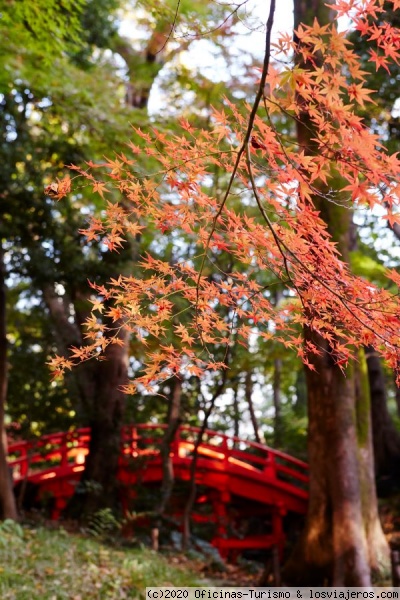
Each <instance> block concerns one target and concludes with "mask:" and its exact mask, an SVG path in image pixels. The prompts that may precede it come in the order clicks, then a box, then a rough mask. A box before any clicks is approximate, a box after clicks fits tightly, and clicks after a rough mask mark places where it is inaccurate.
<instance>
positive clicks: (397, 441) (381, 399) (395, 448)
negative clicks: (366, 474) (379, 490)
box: [365, 347, 400, 478]
mask: <svg viewBox="0 0 400 600" xmlns="http://www.w3.org/2000/svg"><path fill="white" fill-rule="evenodd" d="M365 357H366V361H367V366H368V380H369V387H370V394H371V416H372V430H373V448H374V459H375V473H376V476H377V477H378V478H385V477H393V476H395V475H396V474H397V473H398V465H399V463H400V434H399V432H398V431H397V429H396V427H395V425H394V423H393V421H392V418H391V416H390V414H389V411H388V408H387V397H386V384H385V375H384V372H383V369H382V364H381V360H380V358H379V356H378V354H377V353H376V352H375V351H374V349H373V348H370V347H368V348H365Z"/></svg>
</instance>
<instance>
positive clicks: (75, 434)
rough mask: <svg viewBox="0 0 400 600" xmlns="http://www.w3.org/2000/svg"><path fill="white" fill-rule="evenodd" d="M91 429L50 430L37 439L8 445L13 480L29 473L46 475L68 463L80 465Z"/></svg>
mask: <svg viewBox="0 0 400 600" xmlns="http://www.w3.org/2000/svg"><path fill="white" fill-rule="evenodd" d="M89 441H90V429H89V428H82V429H78V430H75V431H68V432H63V433H51V434H48V435H44V436H42V437H41V438H39V439H37V440H29V441H24V440H21V441H17V442H12V443H10V444H9V447H8V464H9V466H10V467H11V469H12V473H13V478H14V480H15V481H18V480H20V479H24V478H25V477H27V476H28V475H35V474H39V473H45V474H47V475H48V474H49V473H51V472H53V471H54V473H55V471H56V470H57V471H60V469H61V470H63V469H65V470H66V469H68V468H69V467H71V466H75V465H78V466H79V465H82V469H81V470H83V468H84V467H83V465H84V463H85V457H86V455H87V453H88V451H89Z"/></svg>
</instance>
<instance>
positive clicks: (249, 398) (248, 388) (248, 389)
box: [244, 371, 261, 444]
mask: <svg viewBox="0 0 400 600" xmlns="http://www.w3.org/2000/svg"><path fill="white" fill-rule="evenodd" d="M252 376H253V372H252V371H247V372H246V376H245V380H244V396H245V398H246V402H247V406H248V407H249V412H250V420H251V424H252V425H253V431H254V439H255V441H256V442H258V443H259V444H261V438H260V432H259V431H258V423H257V417H256V412H255V410H254V404H253V382H252Z"/></svg>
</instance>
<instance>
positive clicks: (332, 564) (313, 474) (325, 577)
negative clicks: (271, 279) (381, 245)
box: [286, 0, 389, 586]
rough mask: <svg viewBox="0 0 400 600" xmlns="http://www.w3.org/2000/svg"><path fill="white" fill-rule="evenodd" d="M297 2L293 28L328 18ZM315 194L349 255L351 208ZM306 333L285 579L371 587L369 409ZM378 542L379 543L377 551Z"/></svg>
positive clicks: (318, 7) (306, 138)
mask: <svg viewBox="0 0 400 600" xmlns="http://www.w3.org/2000/svg"><path fill="white" fill-rule="evenodd" d="M294 7H295V11H294V13H295V28H296V27H297V26H298V25H299V23H301V22H302V23H305V24H307V25H312V22H313V20H314V18H315V17H317V19H318V21H319V23H320V25H324V24H326V23H328V22H329V19H330V10H329V7H327V6H326V5H325V3H324V1H323V0H312V1H311V2H306V1H305V0H295V2H294ZM301 67H302V68H307V67H308V65H307V64H304V63H302V64H301ZM312 132H313V124H312V122H311V121H310V119H309V118H308V115H307V114H304V115H302V117H301V118H300V120H299V122H298V123H297V134H298V141H299V144H300V146H301V147H302V148H303V149H304V151H305V152H306V153H307V154H310V155H312V154H313V153H314V152H315V151H316V150H315V149H314V147H313V144H314V142H313V140H312V138H313V133H312ZM313 200H314V205H315V207H316V209H317V210H319V211H320V214H321V217H322V218H323V219H324V220H325V222H326V224H327V226H328V229H329V231H330V233H331V235H332V237H333V239H334V240H335V241H336V242H337V245H338V248H339V250H340V252H341V254H342V258H343V260H345V261H347V260H348V250H349V245H350V234H351V212H350V211H348V210H346V209H345V208H342V207H341V206H339V205H337V204H334V203H330V202H328V201H327V200H325V199H323V198H321V197H315V198H314V199H313ZM304 337H305V340H306V341H311V342H312V343H313V344H315V345H316V346H317V347H318V348H319V349H321V351H322V354H321V355H320V356H312V357H311V358H310V362H311V363H312V364H313V366H314V368H315V371H311V370H310V369H306V377H307V389H308V415H309V432H308V434H309V437H308V439H309V442H308V453H309V466H310V488H309V491H310V499H309V508H308V514H307V522H306V528H305V532H304V536H303V538H302V540H301V542H300V544H299V546H298V548H297V551H296V553H295V555H294V556H295V558H294V557H293V558H292V560H291V561H290V563H289V564H288V567H287V571H286V578H287V579H288V580H289V581H291V582H293V583H294V582H296V583H297V584H300V582H301V583H313V584H314V585H317V584H318V583H321V584H322V583H324V582H328V583H330V584H331V585H335V586H370V585H371V574H372V571H375V572H376V573H375V574H377V575H383V574H385V575H386V573H385V570H386V569H387V568H388V567H389V561H388V558H389V552H388V547H387V544H386V542H385V540H384V538H383V534H382V530H381V527H380V523H379V521H378V518H377V500H376V493H375V486H374V482H373V478H372V476H371V469H373V456H372V452H371V444H370V431H369V428H370V422H369V407H368V409H367V412H365V406H364V407H362V403H360V401H357V393H356V392H357V387H356V385H357V378H356V375H355V369H354V366H352V365H350V366H349V367H348V369H347V371H346V373H345V374H343V373H342V371H341V370H340V368H339V367H338V366H337V365H336V364H335V363H334V362H333V361H332V359H331V356H330V348H329V346H328V344H327V343H326V341H325V340H323V339H322V338H321V336H319V335H318V334H317V333H316V332H314V331H311V330H310V329H308V328H306V329H305V332H304ZM359 397H360V394H359ZM362 408H363V410H361V409H362ZM360 431H362V432H363V435H361V434H360ZM372 472H373V471H372ZM371 538H372V539H371ZM374 540H378V541H379V550H377V549H376V548H375V547H374ZM378 553H379V556H377V554H378Z"/></svg>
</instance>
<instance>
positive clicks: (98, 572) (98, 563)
mask: <svg viewBox="0 0 400 600" xmlns="http://www.w3.org/2000/svg"><path fill="white" fill-rule="evenodd" d="M380 513H381V518H382V522H383V526H384V530H385V534H386V536H387V538H388V541H389V542H390V544H391V545H392V547H393V546H396V547H397V546H398V547H399V548H400V495H397V496H396V497H392V498H391V499H389V500H387V499H386V500H385V501H381V502H380ZM67 529H68V531H67ZM221 567H222V568H221ZM263 571H264V565H263V564H262V563H260V562H253V561H244V560H239V561H238V564H236V565H230V564H226V565H225V566H224V565H223V564H222V562H220V563H218V562H216V561H215V560H213V558H212V556H208V557H207V556H205V555H201V553H199V552H194V551H193V552H189V553H188V554H187V555H185V554H182V553H181V552H179V551H178V550H177V549H176V547H175V548H173V547H168V546H166V547H163V548H162V552H159V553H156V552H153V551H151V550H149V549H148V548H146V547H145V544H140V543H138V540H136V544H135V546H134V544H133V543H132V541H131V540H129V539H123V538H121V537H120V536H109V535H108V534H107V531H105V530H102V528H101V527H98V528H97V529H96V527H94V528H92V529H91V530H90V529H89V530H86V531H85V532H82V531H79V530H77V527H76V525H75V527H74V526H72V527H70V526H68V524H65V528H64V527H62V526H60V525H59V524H56V523H54V522H46V521H43V520H40V519H39V521H38V522H35V521H30V522H27V523H25V524H23V525H20V524H17V523H14V522H12V521H6V522H4V523H2V524H0V598H1V600H64V599H65V600H66V599H68V600H91V599H96V600H97V599H98V600H101V599H104V600H123V599H131V598H132V599H134V598H137V599H139V600H143V599H144V598H145V588H146V587H148V586H198V585H206V586H211V585H214V586H232V585H234V586H257V585H260V579H261V577H262V576H263ZM264 581H265V580H264ZM264 585H265V583H264ZM267 585H268V584H267Z"/></svg>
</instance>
